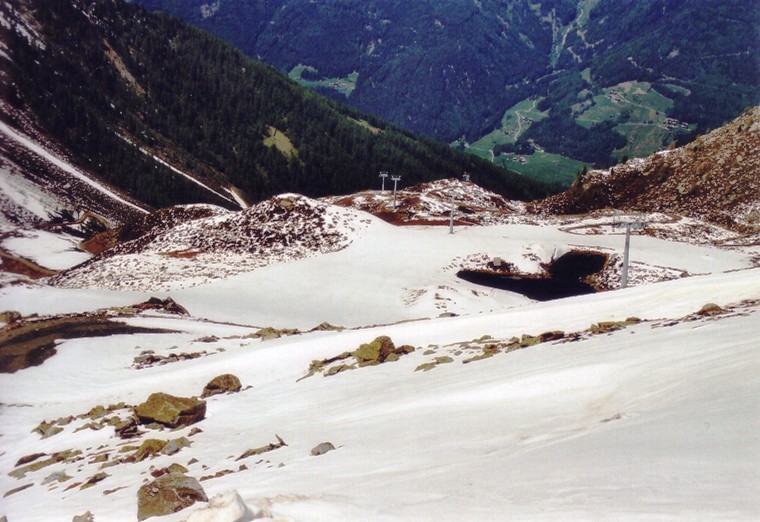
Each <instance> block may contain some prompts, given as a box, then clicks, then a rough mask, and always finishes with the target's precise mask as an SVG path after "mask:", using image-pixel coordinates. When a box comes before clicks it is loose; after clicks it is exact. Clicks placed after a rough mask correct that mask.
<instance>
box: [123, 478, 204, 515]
mask: <svg viewBox="0 0 760 522" xmlns="http://www.w3.org/2000/svg"><path fill="white" fill-rule="evenodd" d="M198 501H201V502H208V497H206V492H205V491H204V490H203V487H202V486H201V485H200V483H199V482H198V481H197V480H196V479H194V478H193V477H188V476H187V475H183V474H181V473H169V474H168V475H164V476H162V477H159V478H157V479H156V480H154V481H153V482H149V483H148V484H145V485H144V486H142V487H141V488H140V489H139V490H138V492H137V520H145V519H148V518H151V517H160V516H164V515H170V514H172V513H176V512H177V511H181V510H183V509H185V508H187V507H189V506H192V505H193V504H195V503H196V502H198Z"/></svg>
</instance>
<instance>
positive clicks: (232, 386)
mask: <svg viewBox="0 0 760 522" xmlns="http://www.w3.org/2000/svg"><path fill="white" fill-rule="evenodd" d="M242 387H243V385H242V384H240V379H238V378H237V377H236V376H234V375H232V374H231V373H225V374H224V375H218V376H216V377H214V378H213V379H211V380H210V381H209V382H208V384H206V387H205V388H203V393H201V397H202V398H204V399H205V398H206V397H211V396H212V395H218V394H220V393H237V392H239V391H240V389H241V388H242Z"/></svg>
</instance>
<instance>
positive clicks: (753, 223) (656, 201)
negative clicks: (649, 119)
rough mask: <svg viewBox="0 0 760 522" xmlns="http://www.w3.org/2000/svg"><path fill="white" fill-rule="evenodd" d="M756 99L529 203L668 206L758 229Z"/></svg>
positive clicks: (740, 228)
mask: <svg viewBox="0 0 760 522" xmlns="http://www.w3.org/2000/svg"><path fill="white" fill-rule="evenodd" d="M758 174H760V106H757V107H754V108H752V109H748V110H747V111H745V112H744V113H743V114H742V115H741V116H740V117H738V118H736V119H735V120H733V121H732V122H730V123H728V124H726V125H724V126H723V127H721V128H719V129H716V130H714V131H712V132H711V133H709V134H706V135H705V136H701V137H699V138H697V140H696V141H694V142H692V143H690V144H688V145H686V146H684V147H681V148H677V149H674V150H668V151H663V152H659V153H657V154H654V155H652V156H649V157H648V158H646V159H636V160H631V161H629V162H627V163H625V164H623V165H617V166H615V167H613V168H611V169H609V170H594V171H590V172H589V173H588V174H587V175H586V176H584V177H582V178H581V179H579V180H578V181H576V183H575V184H574V185H573V186H572V187H571V188H570V189H569V190H567V191H565V192H563V193H561V194H558V195H556V196H552V197H549V198H547V199H545V200H542V201H539V202H537V203H533V204H529V205H528V208H529V210H532V211H534V212H538V213H541V214H580V213H586V212H591V211H594V210H598V209H603V208H615V209H619V210H625V211H636V212H666V213H673V214H680V215H684V216H689V217H693V218H697V219H701V220H705V221H708V222H711V223H714V224H718V225H720V226H723V227H726V228H728V229H731V230H734V231H737V232H742V233H749V234H753V233H757V232H758V231H760V176H758Z"/></svg>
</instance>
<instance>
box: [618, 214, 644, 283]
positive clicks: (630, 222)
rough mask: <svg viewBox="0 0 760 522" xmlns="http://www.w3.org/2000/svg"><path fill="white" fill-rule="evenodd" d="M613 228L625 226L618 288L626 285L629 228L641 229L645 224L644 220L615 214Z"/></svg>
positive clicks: (629, 244) (629, 246) (629, 245)
mask: <svg viewBox="0 0 760 522" xmlns="http://www.w3.org/2000/svg"><path fill="white" fill-rule="evenodd" d="M612 226H613V228H619V227H625V248H624V250H623V271H622V273H621V274H620V288H625V287H626V286H628V259H629V253H630V250H631V230H641V229H642V228H644V227H645V226H646V223H645V222H644V221H638V220H636V219H634V218H633V217H632V216H631V217H625V216H623V217H620V216H615V217H614V219H613V221H612Z"/></svg>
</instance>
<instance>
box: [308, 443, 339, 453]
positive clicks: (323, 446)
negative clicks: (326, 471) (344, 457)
mask: <svg viewBox="0 0 760 522" xmlns="http://www.w3.org/2000/svg"><path fill="white" fill-rule="evenodd" d="M334 449H335V446H333V444H332V443H331V442H322V443H320V444H317V445H316V446H314V447H313V448H312V449H311V454H312V455H313V456H315V457H317V456H319V455H324V454H325V453H327V452H328V451H332V450H334Z"/></svg>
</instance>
